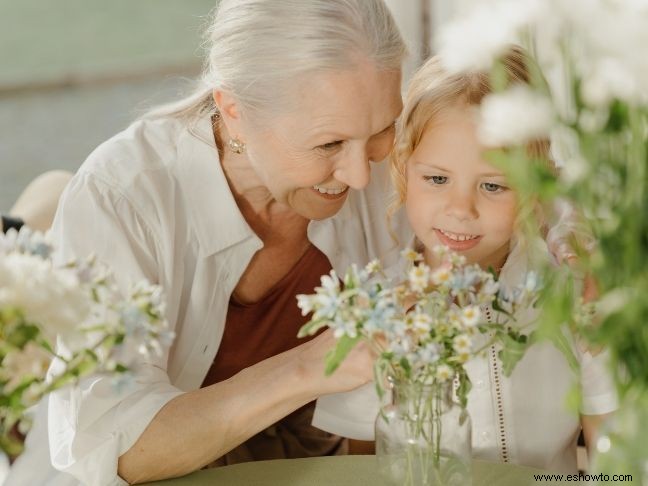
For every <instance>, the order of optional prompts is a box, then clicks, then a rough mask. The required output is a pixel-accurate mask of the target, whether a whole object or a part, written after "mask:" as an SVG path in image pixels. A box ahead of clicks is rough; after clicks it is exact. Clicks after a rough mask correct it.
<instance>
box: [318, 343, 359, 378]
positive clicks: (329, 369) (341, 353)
mask: <svg viewBox="0 0 648 486" xmlns="http://www.w3.org/2000/svg"><path fill="white" fill-rule="evenodd" d="M360 339H362V336H360V335H358V336H356V337H354V338H351V337H349V336H347V335H346V334H345V335H344V336H342V337H341V338H340V339H338V342H337V344H336V346H335V348H333V349H332V350H331V351H329V352H328V354H327V355H326V365H325V368H324V373H325V374H326V376H331V375H332V374H333V372H334V371H335V370H336V369H338V366H340V364H342V361H344V358H346V357H347V355H348V354H349V353H350V352H351V350H352V349H353V347H354V346H355V345H356V344H358V341H360Z"/></svg>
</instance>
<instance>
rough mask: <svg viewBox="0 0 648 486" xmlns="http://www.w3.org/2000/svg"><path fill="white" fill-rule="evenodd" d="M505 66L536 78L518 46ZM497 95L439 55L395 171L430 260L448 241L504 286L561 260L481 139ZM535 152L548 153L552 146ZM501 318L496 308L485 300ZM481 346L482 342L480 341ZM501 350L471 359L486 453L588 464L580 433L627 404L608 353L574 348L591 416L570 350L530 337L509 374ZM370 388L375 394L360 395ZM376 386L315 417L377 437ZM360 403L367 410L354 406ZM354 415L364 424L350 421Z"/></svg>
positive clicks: (527, 316)
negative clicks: (532, 229) (485, 112)
mask: <svg viewBox="0 0 648 486" xmlns="http://www.w3.org/2000/svg"><path fill="white" fill-rule="evenodd" d="M503 67H504V70H505V72H506V75H507V78H508V80H509V82H510V83H525V82H527V81H528V74H527V68H526V60H525V56H524V53H523V52H522V51H521V50H519V49H513V50H512V51H511V52H510V53H509V54H508V55H507V56H505V57H504V60H503ZM490 92H491V86H490V82H489V77H488V75H486V74H481V73H468V74H457V75H455V74H450V73H448V72H446V71H445V70H444V69H443V66H442V62H441V60H440V59H439V58H432V59H430V60H429V61H428V62H427V63H426V64H425V65H424V66H423V67H422V68H421V69H420V70H419V71H418V72H417V74H416V75H415V76H414V78H413V80H412V82H411V84H410V87H409V91H408V94H407V96H406V99H405V104H404V110H403V113H402V117H401V121H400V125H399V129H398V133H397V137H396V145H395V150H394V153H393V156H392V176H393V181H394V185H395V188H396V193H397V199H396V206H398V205H404V206H405V209H406V212H407V216H408V219H409V222H410V224H411V227H412V229H413V231H414V233H415V235H416V239H415V245H416V246H417V249H418V250H419V251H421V252H422V253H423V255H424V257H425V260H426V262H427V263H428V264H430V265H434V264H435V263H436V262H435V256H434V253H433V252H432V251H431V250H432V248H433V247H434V246H436V245H440V244H441V245H445V246H447V247H449V248H450V249H452V250H454V251H455V252H458V253H460V254H462V255H464V256H465V257H466V258H467V260H468V262H470V263H477V264H479V265H480V266H481V267H482V268H485V269H487V268H493V269H495V271H496V272H498V273H499V276H500V281H501V282H502V283H503V285H517V284H519V283H521V279H523V278H524V277H525V275H526V273H527V272H528V271H529V270H531V269H533V268H534V266H536V265H537V262H538V261H539V260H543V259H544V260H546V259H549V258H550V254H549V252H548V250H547V246H546V244H545V243H544V241H541V240H539V239H537V238H536V239H530V238H524V231H523V229H522V227H523V225H522V222H523V220H524V219H525V217H526V216H528V211H532V210H536V209H537V208H534V207H533V208H532V207H527V206H526V205H522V204H520V203H519V202H518V197H517V195H516V193H515V191H514V190H513V189H512V188H511V187H510V186H509V184H508V183H507V180H506V177H505V175H504V173H503V172H502V171H501V170H500V169H499V168H497V167H495V166H493V165H492V164H490V163H489V162H488V161H487V160H486V157H485V151H487V150H488V149H490V148H494V147H488V146H485V145H484V144H483V143H482V141H481V140H480V136H479V107H480V104H481V102H482V100H483V99H484V98H485V97H486V96H487V95H488V94H489V93H490ZM529 150H530V151H531V152H533V153H534V154H535V155H538V156H543V155H544V156H545V159H546V160H547V163H548V164H550V166H551V163H550V162H549V161H548V157H547V155H548V144H547V143H546V142H545V141H538V142H536V143H533V144H531V145H530V146H529ZM484 311H485V313H486V316H487V317H488V318H489V319H491V318H493V317H494V315H495V312H494V311H493V309H490V308H485V309H484ZM536 317H537V311H536V310H534V309H528V310H526V311H525V312H523V313H521V314H520V315H518V316H516V319H517V320H516V323H517V324H516V325H521V326H523V325H527V324H529V323H533V321H534V320H535V319H536ZM476 346H477V347H480V346H479V344H476ZM497 351H498V349H497V348H496V347H491V348H490V349H489V350H488V352H487V353H486V355H485V356H480V357H478V358H475V359H473V360H472V361H471V362H469V363H468V364H467V369H468V374H469V376H470V379H471V381H472V383H473V388H472V390H471V392H470V395H469V398H468V409H469V412H470V416H471V419H472V426H473V430H472V441H473V455H474V457H476V458H479V459H484V460H489V461H501V462H510V463H517V464H524V465H528V466H534V467H538V468H542V469H546V470H550V471H556V472H575V471H576V470H577V461H576V451H577V439H578V435H579V433H580V431H581V428H582V430H583V432H584V436H585V440H586V443H587V445H588V447H590V446H591V444H592V440H593V437H594V435H595V433H596V430H597V426H598V424H599V423H600V421H601V420H602V418H603V416H604V415H605V414H607V413H609V412H612V411H613V410H614V409H615V407H616V401H615V394H614V389H613V387H612V385H611V383H610V381H609V379H608V378H607V376H606V374H605V371H604V369H605V367H604V359H605V355H604V354H599V355H597V356H592V355H591V354H590V353H589V352H587V351H582V350H579V349H578V347H577V346H574V351H575V353H576V355H577V357H578V358H579V360H580V365H581V372H580V377H579V385H580V388H581V392H582V404H581V409H580V416H577V415H576V414H574V413H572V412H570V411H569V410H568V409H567V408H566V406H565V398H566V395H567V394H568V392H569V391H570V389H571V387H572V385H573V380H574V376H573V373H572V371H571V368H570V367H569V364H568V362H567V360H566V358H565V357H564V356H563V355H562V354H561V352H560V351H559V350H558V349H556V348H555V347H554V346H553V345H551V344H549V343H539V344H535V345H533V346H531V348H530V349H529V350H528V352H527V354H526V355H525V357H524V358H523V359H522V361H521V362H520V363H519V364H518V366H517V367H516V369H515V370H514V372H513V374H512V375H511V376H510V377H506V376H504V375H503V372H502V369H501V364H500V362H499V359H498V357H497ZM363 394H364V397H363V396H361V395H363ZM368 397H371V391H370V390H369V389H368V388H363V389H362V391H357V392H352V393H349V394H344V395H342V396H339V395H338V396H336V397H328V398H326V397H325V398H323V399H320V403H319V404H318V409H317V411H316V414H315V424H316V425H317V424H319V426H322V427H323V428H325V429H326V430H330V431H335V432H336V433H339V434H344V433H345V432H347V431H348V430H353V432H354V433H355V434H356V435H355V438H358V439H370V438H371V437H372V432H371V429H370V428H369V427H370V421H369V420H367V418H365V417H367V416H368V415H372V414H370V413H367V411H368V410H372V411H375V408H376V399H375V398H373V397H372V398H371V399H368ZM356 412H357V417H356V416H355V415H354V414H355V413H356ZM351 424H353V425H351Z"/></svg>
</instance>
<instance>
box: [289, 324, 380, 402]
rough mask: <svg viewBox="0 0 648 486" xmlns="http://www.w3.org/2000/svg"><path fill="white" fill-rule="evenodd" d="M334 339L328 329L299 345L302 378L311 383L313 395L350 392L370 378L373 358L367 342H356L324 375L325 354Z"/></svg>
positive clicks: (374, 356)
mask: <svg viewBox="0 0 648 486" xmlns="http://www.w3.org/2000/svg"><path fill="white" fill-rule="evenodd" d="M335 345H336V339H335V338H334V337H333V331H332V330H331V329H328V330H326V331H325V332H323V333H322V334H320V335H319V336H317V337H316V338H314V339H312V340H311V341H309V342H307V343H305V344H302V345H301V346H299V348H297V349H299V354H298V358H299V360H300V361H301V368H302V370H303V373H304V378H305V379H307V380H308V382H309V383H311V384H312V386H315V394H316V396H320V395H326V394H329V393H338V392H345V391H350V390H353V389H355V388H358V387H359V386H362V385H364V384H366V383H368V382H370V381H371V380H372V379H373V364H374V361H375V359H376V355H375V353H373V352H372V351H371V349H370V347H369V345H368V344H367V343H366V342H364V341H360V342H359V343H358V344H357V345H356V346H355V347H354V348H353V349H352V350H351V352H350V353H349V354H348V356H347V357H346V358H345V359H344V361H342V364H341V365H340V367H339V368H338V369H337V370H335V372H334V373H333V374H332V375H331V376H326V375H325V374H324V367H325V360H326V355H327V354H328V353H329V351H331V350H332V349H333V348H335Z"/></svg>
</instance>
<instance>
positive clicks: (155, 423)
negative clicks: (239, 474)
mask: <svg viewBox="0 0 648 486" xmlns="http://www.w3.org/2000/svg"><path fill="white" fill-rule="evenodd" d="M334 342H335V341H334V338H333V336H332V334H331V332H330V331H328V332H326V333H323V334H322V335H321V336H318V337H317V338H315V339H313V340H312V341H309V342H307V343H305V344H303V345H301V346H299V347H297V348H294V349H292V350H289V351H287V352H285V353H282V354H279V355H277V356H273V357H272V358H269V359H267V360H265V361H262V362H260V363H258V364H257V365H255V366H251V367H250V368H247V369H245V370H243V371H241V372H240V373H238V374H236V375H235V376H233V377H232V378H230V379H229V380H226V381H223V382H221V383H216V384H214V385H211V386H209V387H206V388H203V389H200V390H196V391H192V392H189V393H185V394H183V395H180V396H178V397H176V398H174V399H172V400H171V401H169V402H168V403H167V404H166V405H165V406H164V407H162V409H161V410H160V412H159V413H158V414H157V415H156V416H155V418H154V419H153V420H152V422H151V423H150V424H149V425H148V427H147V428H146V430H145V431H144V433H143V434H142V435H141V436H140V438H139V439H138V440H137V442H136V443H135V444H134V445H133V446H132V447H131V448H130V449H129V450H128V451H127V452H126V453H125V454H123V455H122V456H121V457H120V458H119V466H118V470H119V475H120V476H121V477H122V478H123V479H125V480H126V481H128V482H129V483H139V482H145V481H152V480H157V479H163V478H170V477H176V476H181V475H184V474H188V473H190V472H192V471H195V470H197V469H200V468H201V467H203V466H204V465H206V464H209V463H210V462H212V461H213V460H215V459H217V458H219V457H221V456H222V455H224V454H225V453H227V452H229V451H230V450H231V449H233V448H234V447H236V446H237V445H239V444H241V443H243V442H244V441H245V440H247V439H248V438H249V437H251V436H253V435H254V434H256V433H258V432H260V431H261V430H263V429H264V428H266V427H268V426H270V425H271V424H273V423H275V422H277V421H278V420H279V419H281V418H282V417H284V416H286V415H288V414H289V413H290V412H292V411H293V410H296V409H297V408H299V407H300V406H302V405H304V404H306V403H308V402H310V401H312V400H314V399H315V398H317V397H318V396H319V395H322V394H327V393H333V392H339V391H346V390H350V389H353V388H356V387H358V386H360V385H362V384H364V383H366V382H368V381H369V380H371V377H372V369H373V368H372V357H371V353H370V352H369V350H368V349H367V348H366V346H364V345H358V347H357V348H356V349H355V350H354V351H353V352H352V353H351V354H350V356H349V357H348V358H347V359H346V360H345V362H344V363H343V364H342V366H341V367H340V369H339V370H338V371H336V373H334V374H333V375H332V376H331V377H328V378H327V377H325V376H324V356H325V355H326V353H327V352H328V351H329V350H330V349H332V347H333V346H334Z"/></svg>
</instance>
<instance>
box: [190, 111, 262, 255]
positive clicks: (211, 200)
mask: <svg viewBox="0 0 648 486" xmlns="http://www.w3.org/2000/svg"><path fill="white" fill-rule="evenodd" d="M178 161H179V167H178V178H179V180H180V185H181V190H182V191H183V192H184V194H185V196H186V198H187V201H188V202H189V207H188V208H187V213H188V214H189V217H190V218H191V219H192V222H193V224H192V226H193V227H194V229H195V234H196V237H197V239H198V245H199V247H200V254H201V255H202V256H209V255H212V254H214V253H218V252H220V251H222V250H224V249H226V248H228V247H230V246H232V245H236V244H238V243H241V242H242V241H244V240H247V239H248V238H253V239H256V240H259V238H258V237H257V236H256V234H255V233H254V231H253V230H252V228H250V226H249V225H248V224H247V222H246V221H245V218H244V217H243V215H242V214H241V211H240V210H239V208H238V206H237V205H236V201H235V200H234V196H233V195H232V191H231V190H230V187H229V184H228V183H227V178H226V177H225V173H224V172H223V168H222V166H221V164H220V160H219V157H218V150H217V148H216V143H215V141H214V135H213V132H212V127H211V119H210V117H209V116H205V117H203V118H201V119H200V121H199V122H198V123H196V124H194V125H191V126H188V127H186V128H185V129H183V130H182V132H181V134H180V137H179V139H178ZM258 243H259V244H260V243H261V241H260V240H259V241H258Z"/></svg>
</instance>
